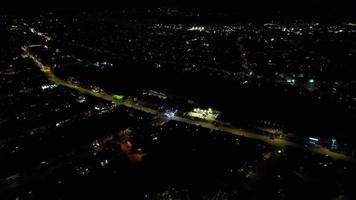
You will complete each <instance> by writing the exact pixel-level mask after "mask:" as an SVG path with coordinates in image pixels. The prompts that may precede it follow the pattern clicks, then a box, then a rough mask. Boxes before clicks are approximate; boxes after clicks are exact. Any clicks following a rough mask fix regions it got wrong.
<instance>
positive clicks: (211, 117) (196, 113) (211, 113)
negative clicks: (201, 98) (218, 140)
mask: <svg viewBox="0 0 356 200" xmlns="http://www.w3.org/2000/svg"><path fill="white" fill-rule="evenodd" d="M219 115H220V112H219V111H216V110H213V109H211V108H208V109H200V108H194V109H193V110H192V111H190V112H188V116H189V117H194V118H199V119H203V120H207V121H215V120H216V119H217V118H218V117H219Z"/></svg>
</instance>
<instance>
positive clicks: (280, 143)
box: [22, 47, 354, 162]
mask: <svg viewBox="0 0 356 200" xmlns="http://www.w3.org/2000/svg"><path fill="white" fill-rule="evenodd" d="M22 50H23V51H24V52H25V54H26V55H27V56H28V57H29V58H31V59H32V60H33V61H34V63H35V64H36V65H37V66H38V67H39V68H40V69H41V71H42V72H44V74H45V75H46V76H47V78H48V79H49V80H51V81H53V82H54V83H55V84H57V85H62V86H65V87H68V88H72V89H75V90H77V91H79V92H81V93H83V94H89V95H92V96H95V97H98V98H101V99H104V100H107V101H111V102H116V103H117V104H119V105H123V106H126V107H130V108H133V109H136V110H140V111H143V112H146V113H150V114H153V115H157V114H161V115H163V114H164V113H161V112H160V111H158V110H155V109H152V108H148V107H145V106H144V105H140V104H138V103H136V102H131V101H130V100H122V101H116V100H115V99H114V98H113V96H112V94H109V93H108V92H105V91H104V90H101V91H94V90H91V89H88V88H85V87H83V86H80V85H78V84H76V83H72V82H69V81H65V80H63V79H60V78H58V77H56V76H55V75H54V73H53V71H52V70H51V67H48V66H45V65H44V64H42V63H41V62H40V61H39V60H38V59H37V58H36V57H34V56H33V55H32V54H31V53H30V52H29V51H28V48H27V47H23V48H22ZM171 120H174V121H179V122H183V123H187V124H192V125H197V126H201V127H204V128H208V129H212V130H221V131H225V132H228V133H232V134H234V135H237V136H241V137H246V138H250V139H255V140H260V141H263V142H266V143H268V144H270V145H273V146H276V147H277V148H284V147H286V146H293V147H298V148H303V149H307V150H310V151H312V152H313V153H315V154H322V155H327V156H329V157H332V158H334V159H340V160H347V161H352V162H354V159H353V158H352V157H350V156H347V155H344V154H341V153H337V152H332V151H330V150H329V149H327V148H324V147H313V146H310V147H305V146H303V145H302V144H298V143H295V142H292V141H288V140H286V139H282V138H275V139H271V138H270V137H269V136H268V135H261V134H257V133H254V132H252V131H249V130H245V129H241V128H234V127H227V126H217V125H214V124H212V123H210V122H204V121H198V120H192V119H188V118H184V117H180V116H174V117H172V118H171Z"/></svg>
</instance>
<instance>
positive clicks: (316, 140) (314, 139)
mask: <svg viewBox="0 0 356 200" xmlns="http://www.w3.org/2000/svg"><path fill="white" fill-rule="evenodd" d="M309 140H311V141H315V142H319V139H318V138H313V137H309Z"/></svg>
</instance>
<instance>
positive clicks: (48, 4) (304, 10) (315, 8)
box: [1, 0, 356, 20]
mask: <svg viewBox="0 0 356 200" xmlns="http://www.w3.org/2000/svg"><path fill="white" fill-rule="evenodd" d="M158 6H167V7H178V8H184V9H194V10H196V9H197V10H218V11H234V12H240V13H242V14H244V15H251V16H262V17H263V16H264V15H271V14H273V15H275V14H278V15H280V16H281V17H284V16H285V17H307V18H314V17H315V18H319V17H320V18H323V19H341V20H343V19H348V20H349V19H351V20H353V19H356V12H354V10H353V8H354V7H353V6H352V1H347V0H338V1H320V0H319V1H313V0H309V1H308V0H298V1H297V0H293V1H291V0H286V1H280V0H278V1H266V0H265V1H261V0H244V1H241V0H145V1H143V0H130V1H122V0H100V1H90V0H29V1H24V0H21V1H20V2H19V1H5V2H2V5H1V10H2V11H15V12H17V11H20V12H34V11H36V10H38V9H45V10H46V9H59V10H78V9H98V8H99V9H107V8H109V9H120V8H126V7H143V8H145V7H158Z"/></svg>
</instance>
